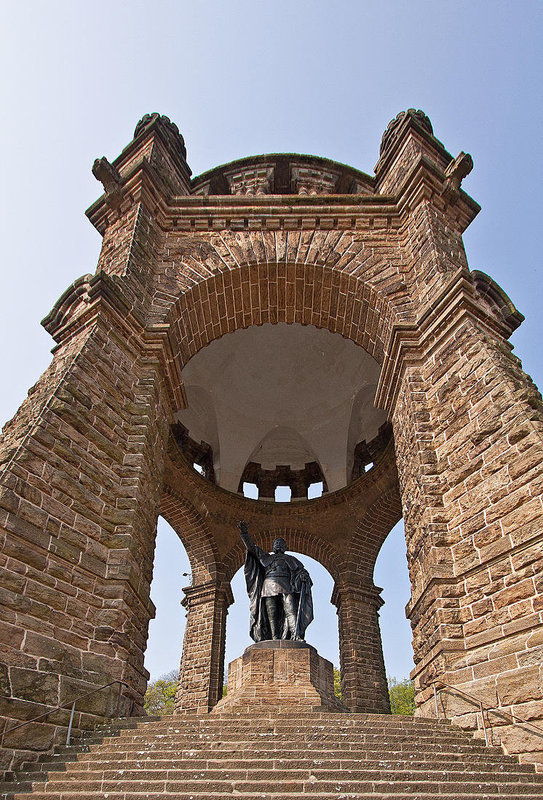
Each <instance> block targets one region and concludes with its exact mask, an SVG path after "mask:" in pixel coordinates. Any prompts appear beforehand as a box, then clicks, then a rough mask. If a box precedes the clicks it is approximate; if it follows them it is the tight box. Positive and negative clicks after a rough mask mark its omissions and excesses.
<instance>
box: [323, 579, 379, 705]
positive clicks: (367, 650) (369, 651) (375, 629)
mask: <svg viewBox="0 0 543 800" xmlns="http://www.w3.org/2000/svg"><path fill="white" fill-rule="evenodd" d="M380 593H381V589H378V588H377V587H376V586H374V584H373V583H370V582H368V583H363V584H362V583H361V584H358V585H355V584H343V585H339V586H338V584H336V585H335V586H334V591H333V593H332V603H334V605H335V606H336V607H337V614H338V618H339V657H340V663H341V699H342V702H343V703H344V704H345V705H346V706H347V707H348V708H349V709H350V710H351V711H361V712H374V713H380V714H383V713H387V712H389V711H390V702H389V699H388V689H387V681H386V672H385V662H384V658H383V648H382V644H381V632H380V630H379V609H380V608H381V606H382V605H383V600H382V599H381V596H380Z"/></svg>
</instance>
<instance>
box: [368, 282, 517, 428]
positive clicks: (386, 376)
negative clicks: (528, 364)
mask: <svg viewBox="0 0 543 800" xmlns="http://www.w3.org/2000/svg"><path fill="white" fill-rule="evenodd" d="M465 318H471V319H473V320H475V321H476V322H477V324H478V325H479V326H480V327H483V328H486V330H487V331H488V332H489V333H491V334H492V335H494V336H496V335H497V336H499V337H501V338H504V339H507V338H508V337H509V336H510V335H511V326H510V325H509V324H506V323H505V322H504V321H503V320H501V319H499V318H498V317H497V315H496V314H492V313H491V312H490V311H489V310H487V309H485V308H484V307H483V305H482V303H481V301H480V300H479V298H478V297H477V296H476V293H475V287H474V284H473V281H472V280H471V278H470V273H469V272H468V271H467V270H465V269H459V270H458V272H457V273H456V274H455V275H454V276H453V277H452V279H451V281H450V282H449V284H448V285H447V286H446V287H445V288H444V289H443V291H442V292H441V293H440V294H439V295H438V296H437V297H436V298H435V299H434V300H433V301H432V302H431V303H430V304H429V305H428V306H426V308H425V309H424V310H423V312H422V313H421V315H420V317H419V319H418V322H417V323H416V324H413V325H394V326H393V328H392V331H391V334H390V339H389V342H388V343H387V348H386V350H387V353H388V356H387V358H386V359H385V362H384V364H383V368H382V370H381V375H380V378H379V384H378V386H377V392H376V395H375V403H376V405H377V407H378V408H382V409H383V410H384V411H386V412H387V414H388V415H389V417H390V416H391V415H392V413H393V410H394V406H395V404H396V399H397V396H398V392H399V389H400V385H401V382H402V379H403V376H404V374H405V370H406V367H407V365H408V364H416V363H422V360H423V359H425V358H428V356H429V354H430V353H431V351H432V349H435V348H436V347H439V345H440V344H441V343H442V342H443V341H444V340H445V339H446V338H447V336H449V335H450V334H451V332H452V331H453V330H454V329H455V328H456V327H457V326H458V325H459V323H460V322H461V321H462V320H463V319H465Z"/></svg>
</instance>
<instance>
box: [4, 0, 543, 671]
mask: <svg viewBox="0 0 543 800" xmlns="http://www.w3.org/2000/svg"><path fill="white" fill-rule="evenodd" d="M1 11H2V26H1V30H0V37H1V39H0V67H1V75H2V81H1V88H0V92H1V108H2V111H3V115H2V125H1V129H0V137H1V143H2V148H1V153H2V180H1V184H0V185H1V189H0V202H1V209H0V225H1V229H0V232H1V236H0V247H1V249H2V260H1V275H0V286H1V293H0V302H1V313H0V352H1V357H2V364H3V367H2V374H3V378H4V380H3V386H2V392H1V393H0V422H2V423H3V422H4V421H5V420H7V419H9V418H10V417H11V416H12V415H13V414H14V412H15V411H16V409H17V407H18V406H19V404H20V402H21V401H22V399H23V398H24V396H25V394H26V391H27V390H28V388H29V387H30V386H31V385H32V384H33V383H34V382H35V381H36V380H37V378H38V377H39V375H40V374H41V372H42V371H43V370H44V368H45V367H46V365H47V363H48V361H49V358H50V354H49V350H50V348H51V346H52V342H51V340H50V338H49V336H48V334H47V333H46V332H45V331H44V330H43V329H42V328H41V327H40V325H39V321H40V320H41V319H42V318H43V317H44V316H45V314H46V313H47V312H48V311H49V310H50V308H51V307H52V305H53V303H54V302H55V300H56V299H57V298H58V297H59V295H60V294H61V293H62V292H63V291H64V290H65V288H66V287H67V286H68V285H69V284H70V283H71V282H72V281H73V280H74V279H75V278H77V277H79V276H80V275H82V274H84V273H87V272H93V271H94V270H95V267H96V260H97V257H98V252H99V247H100V237H99V236H98V234H97V232H96V231H95V230H94V229H93V228H92V226H91V225H90V223H89V222H88V220H87V219H86V217H85V216H84V213H83V212H84V210H85V209H86V208H87V207H88V206H89V205H90V204H91V203H92V202H93V201H94V200H95V199H96V198H97V197H98V196H99V194H100V189H101V187H100V185H99V184H98V183H97V182H96V181H95V179H94V178H93V176H92V175H91V171H90V168H91V165H92V162H93V160H94V158H96V157H97V156H101V155H106V156H107V157H108V158H109V159H110V160H112V159H113V158H115V157H116V156H117V155H118V153H119V152H120V151H121V149H122V148H123V147H124V146H125V145H126V144H127V143H128V141H129V140H130V139H131V137H132V133H133V130H134V127H135V124H136V122H137V121H138V119H139V118H140V117H141V116H142V115H143V114H144V113H146V112H150V111H159V112H161V113H163V114H167V115H168V116H170V117H171V119H172V120H173V121H174V122H176V123H177V125H178V126H179V128H180V130H181V132H182V133H183V135H184V137H185V141H186V144H187V150H188V161H189V164H190V166H191V167H192V169H193V172H194V174H198V173H200V172H203V171H204V170H206V169H209V168H210V167H213V166H215V165H217V164H220V163H224V162H227V161H230V160H232V159H234V158H238V157H243V156H246V155H250V154H254V153H264V152H303V153H314V154H317V155H322V156H327V157H330V158H332V159H335V160H337V161H342V162H345V163H347V164H351V165H353V166H355V167H357V168H359V169H362V170H363V171H365V172H368V173H370V174H371V173H372V171H373V166H374V165H375V162H376V161H377V157H378V151H379V142H380V138H381V135H382V132H383V131H384V129H385V127H386V125H387V123H388V122H389V120H390V119H391V118H392V117H394V116H395V115H396V114H397V113H398V112H399V111H401V110H402V109H405V108H408V107H416V108H422V109H423V110H424V111H425V112H426V113H427V114H428V115H429V116H430V118H431V120H432V123H433V126H434V132H435V134H436V135H437V137H438V138H439V139H441V141H443V142H444V144H445V146H446V147H447V148H448V149H449V150H450V152H451V153H452V154H453V155H454V156H455V155H457V154H458V152H459V151H460V150H465V151H466V152H469V153H471V155H472V156H473V159H474V162H475V166H474V170H473V172H472V173H471V175H469V176H468V178H467V179H466V180H465V181H464V188H465V190H466V191H467V192H468V193H469V194H471V195H472V196H473V197H474V198H475V199H476V200H477V201H478V202H479V203H480V204H481V205H482V212H481V213H480V215H479V217H477V219H476V220H475V221H474V222H473V223H472V225H471V227H470V229H469V230H468V231H467V232H466V235H465V245H466V249H467V253H468V259H469V262H470V265H471V267H472V268H477V269H482V270H483V271H485V272H488V273H489V274H490V275H492V277H493V278H494V279H495V280H497V281H498V283H499V284H500V285H501V286H502V287H503V288H504V290H505V291H506V292H507V293H508V294H509V295H510V297H511V299H512V300H513V302H514V303H515V304H516V306H517V307H518V309H519V310H520V311H521V312H522V313H523V314H524V315H525V316H526V322H525V323H524V324H523V325H522V326H521V328H520V330H519V331H518V332H516V333H515V334H514V336H513V339H512V341H513V343H514V345H515V352H516V353H517V354H518V355H519V356H520V357H521V358H522V359H523V362H524V366H525V368H526V370H527V371H528V372H529V373H531V374H532V376H533V378H534V379H535V380H536V382H538V383H539V385H542V384H543V357H542V351H541V327H542V326H541V316H542V315H541V308H540V306H541V303H542V300H543V294H542V292H541V272H540V263H541V248H540V237H541V230H542V227H543V226H542V224H541V217H542V213H541V212H542V208H541V185H542V183H543V180H542V179H543V175H542V157H541V144H540V143H541V130H542V125H543V113H542V106H543V104H542V91H541V84H542V55H541V54H542V52H543V47H542V44H543V42H542V38H543V37H542V30H543V24H542V23H543V3H542V2H541V0H537V2H531V0H516V2H513V1H512V0H508V2H501V1H500V0H439V2H435V0H410V1H409V2H407V1H405V2H404V1H403V0H402V1H400V0H388V2H387V0H378V1H376V2H368V1H367V0H347V1H345V2H342V1H341V0H338V1H337V2H335V3H330V2H325V1H324V0H288V1H287V0H273V2H270V1H269V0H268V1H267V2H259V0H223V1H222V2H220V1H219V0H206V2H198V1H197V0H191V1H188V0H187V1H185V0H177V2H175V0H152V2H151V0H147V2H142V0H93V2H92V3H88V2H83V0H64V1H62V0H49V2H43V0H40V1H38V0H24V2H20V0H3V2H2V4H1ZM160 538H161V539H164V540H165V541H166V540H167V538H168V536H167V531H165V532H163V534H161V537H160ZM164 546H165V547H166V545H164ZM385 548H386V549H387V551H388V553H387V555H386V558H385V557H384V554H383V558H382V559H381V562H380V564H379V574H378V575H376V582H377V583H378V584H379V585H381V586H384V587H385V595H384V596H385V599H386V600H387V605H386V606H385V609H383V611H382V612H381V618H382V619H383V637H384V639H385V658H386V661H387V668H388V670H389V672H390V673H391V674H393V675H396V677H403V676H404V675H406V674H407V673H408V671H409V669H410V666H411V662H410V658H411V655H410V649H409V648H410V644H409V631H408V628H406V625H405V622H403V623H402V621H401V620H402V616H403V611H402V607H403V605H404V604H405V602H406V600H407V594H408V587H407V583H406V580H405V557H404V554H403V552H402V539H401V531H400V533H399V534H398V533H395V534H394V536H392V537H390V538H389V540H388V541H387V543H386V544H385ZM164 552H166V551H164ZM402 559H403V560H402ZM161 560H163V561H166V562H168V561H170V560H171V559H170V557H169V556H168V555H166V556H164V558H163V559H161V556H160V552H159V554H158V556H157V569H156V572H157V574H158V573H159V568H160V563H161ZM180 571H181V572H182V571H188V570H187V569H182V568H181V566H175V568H174V569H173V571H170V572H171V574H170V576H169V577H161V578H160V581H161V585H162V587H163V588H164V587H166V584H167V583H168V580H169V581H170V582H171V584H172V586H173V587H174V590H173V594H174V596H173V597H171V596H169V595H168V598H167V599H166V600H165V601H163V600H162V599H160V600H159V590H158V588H155V587H153V596H154V597H155V601H156V602H159V606H160V613H161V614H162V615H164V619H165V620H166V625H165V627H166V628H169V630H170V634H169V635H168V634H166V635H165V638H160V636H158V630H159V620H158V619H157V621H156V622H155V623H153V626H154V628H156V630H157V636H158V638H156V636H155V633H154V630H153V640H152V644H151V645H150V648H149V660H148V665H149V668H150V669H151V671H152V673H153V676H154V677H157V675H159V674H161V673H162V672H166V671H168V670H169V669H171V668H172V667H174V666H176V663H177V662H178V660H179V653H180V641H179V640H180V637H181V629H180V627H179V626H180V625H181V624H182V623H181V621H179V622H177V621H176V620H175V618H174V616H173V614H174V606H175V608H176V609H177V608H178V604H179V599H180V589H179V587H180V586H182V585H184V581H185V580H186V579H183V578H182V577H181V578H180V577H179V572H180ZM323 580H324V578H323ZM242 589H243V587H242ZM330 590H331V585H330V587H328V588H326V586H324V587H323V588H322V589H321V590H320V594H321V595H322V596H323V597H325V596H326V595H328V596H329V593H330ZM238 594H240V593H239V592H238ZM241 594H243V591H241ZM164 603H165V605H164V608H163V607H162V606H163V604H164ZM237 605H239V606H240V607H241V600H240V603H238V604H237ZM389 610H390V612H389ZM323 613H324V612H323ZM332 613H333V609H332ZM170 615H172V616H171V617H170ZM387 615H389V616H390V617H391V619H390V621H389V620H388V616H387ZM233 620H234V613H232V614H231V615H230V622H229V632H230V629H231V628H232V627H233V626H234V625H235V623H234V621H233ZM241 625H246V623H245V622H244V621H242V622H241V623H240V626H241ZM314 625H315V623H314ZM334 625H335V620H334V617H333V615H332V617H331V618H330V620H329V621H328V622H326V623H323V624H322V626H321V628H322V632H323V638H324V639H326V640H327V642H332V643H333V641H335V642H336V643H337V632H336V633H334V632H333V629H334ZM172 627H173V628H174V629H175V631H176V633H175V635H174V636H172V634H171V630H172ZM311 631H312V629H311V628H310V629H309V630H308V638H309V640H310V641H312V640H313V639H315V643H317V642H316V634H315V635H313V634H312V633H311ZM177 632H178V633H177ZM334 636H335V637H336V638H335V640H334ZM155 639H156V641H155ZM229 640H230V641H231V642H234V645H235V647H237V648H238V649H237V651H235V652H231V651H230V652H229V657H234V656H236V655H238V654H239V648H242V647H243V643H242V642H241V640H240V641H237V642H236V638H235V636H229ZM172 643H176V645H175V652H170V651H169V650H168V647H169V646H170V645H172ZM318 646H319V647H321V645H320V644H319V645H318ZM327 646H328V644H327V645H326V647H327ZM334 646H335V645H334ZM322 648H323V654H324V655H327V656H328V657H330V658H334V656H333V654H332V653H331V654H328V652H324V649H325V645H324V644H323V645H322ZM332 649H333V647H332Z"/></svg>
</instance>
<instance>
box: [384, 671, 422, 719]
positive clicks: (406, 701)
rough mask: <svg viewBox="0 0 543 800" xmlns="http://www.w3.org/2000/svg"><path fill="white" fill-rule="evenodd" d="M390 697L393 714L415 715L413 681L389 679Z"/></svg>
mask: <svg viewBox="0 0 543 800" xmlns="http://www.w3.org/2000/svg"><path fill="white" fill-rule="evenodd" d="M387 681H388V696H389V697H390V710H391V712H392V714H407V715H410V714H413V713H414V711H415V687H414V685H413V681H411V680H409V678H404V679H403V680H402V681H398V680H397V679H396V678H387Z"/></svg>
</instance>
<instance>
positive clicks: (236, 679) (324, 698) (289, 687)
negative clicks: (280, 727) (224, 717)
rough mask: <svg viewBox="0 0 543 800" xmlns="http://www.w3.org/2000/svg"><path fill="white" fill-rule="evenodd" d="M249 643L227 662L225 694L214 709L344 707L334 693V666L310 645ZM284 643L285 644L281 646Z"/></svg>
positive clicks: (277, 709) (216, 711)
mask: <svg viewBox="0 0 543 800" xmlns="http://www.w3.org/2000/svg"><path fill="white" fill-rule="evenodd" d="M293 644H297V643H296V642H294V643H291V642H289V641H287V642H281V643H279V642H273V643H271V642H270V645H276V646H275V647H269V648H262V649H261V644H258V645H251V646H250V647H248V648H247V649H246V650H245V652H244V653H243V655H242V656H240V657H239V658H236V659H235V661H232V662H231V663H230V664H229V665H228V685H227V694H226V697H224V698H223V699H222V700H220V701H219V703H218V704H217V705H216V706H215V708H214V709H213V713H216V714H222V713H227V714H228V713H243V712H245V713H256V712H257V711H258V712H259V713H260V712H262V711H276V712H280V711H290V712H292V710H293V709H294V708H298V709H299V710H300V712H303V711H308V710H328V711H347V708H346V706H344V705H343V704H342V703H341V702H340V701H339V700H338V699H337V697H336V696H335V694H334V667H333V664H332V663H331V662H330V661H327V660H326V659H325V658H322V656H319V654H318V653H317V651H316V650H315V649H314V648H313V647H310V646H306V647H299V648H298V647H292V646H291V647H289V646H288V645H293ZM283 645H284V646H283Z"/></svg>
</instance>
